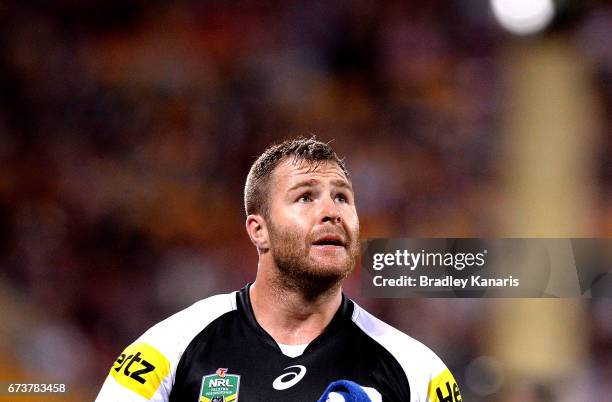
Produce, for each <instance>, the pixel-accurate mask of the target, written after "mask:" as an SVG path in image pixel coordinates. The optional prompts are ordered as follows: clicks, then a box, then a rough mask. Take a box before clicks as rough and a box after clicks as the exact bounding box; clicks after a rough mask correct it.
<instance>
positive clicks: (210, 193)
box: [0, 0, 612, 402]
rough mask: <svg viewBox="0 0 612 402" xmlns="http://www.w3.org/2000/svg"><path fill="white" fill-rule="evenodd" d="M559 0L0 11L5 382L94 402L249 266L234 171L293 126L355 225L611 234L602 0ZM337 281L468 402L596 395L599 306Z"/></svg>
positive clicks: (611, 23)
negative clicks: (519, 25)
mask: <svg viewBox="0 0 612 402" xmlns="http://www.w3.org/2000/svg"><path fill="white" fill-rule="evenodd" d="M498 3H499V2H498ZM515 3H525V2H524V1H518V0H517V2H515ZM527 3H529V2H527ZM532 3H533V4H535V3H538V4H539V3H547V2H546V1H544V2H541V1H540V2H538V1H533V2H532ZM555 4H556V6H557V8H556V11H555V15H554V18H553V20H552V21H551V22H550V24H548V26H546V27H544V25H546V24H545V23H543V24H542V26H541V27H539V28H536V29H535V30H537V29H541V30H542V32H539V33H532V34H529V35H515V34H513V33H510V32H507V31H505V30H504V29H503V28H502V27H501V26H500V24H499V23H498V22H497V21H496V19H495V18H494V13H493V12H492V8H491V6H490V4H489V2H487V1H485V0H452V1H429V2H416V1H411V0H405V1H385V2H376V3H375V2H368V1H355V2H345V1H342V2H327V1H320V0H310V1H299V0H291V1H265V2H261V1H240V2H226V1H189V0H181V1H174V2H165V1H161V0H153V1H144V0H105V1H101V0H90V1H85V2H80V1H72V0H49V1H29V2H22V1H14V0H5V1H2V2H0V166H2V170H1V173H0V228H1V230H0V314H1V324H0V381H9V380H11V381H13V380H15V381H26V382H41V381H48V382H49V381H50V382H63V383H67V384H68V385H69V387H70V388H71V390H72V391H71V393H70V394H69V395H65V396H62V397H58V398H49V397H44V398H26V397H20V399H19V400H21V401H28V400H33V401H37V400H43V399H44V400H47V401H54V400H57V401H85V400H92V399H93V398H94V396H95V394H96V392H97V390H98V388H99V386H100V385H101V383H102V381H103V379H104V377H105V376H106V373H107V371H108V369H109V368H110V366H111V364H112V362H113V361H114V359H115V357H116V355H117V354H118V353H119V352H120V351H121V350H122V348H123V347H124V346H125V345H127V344H128V343H130V342H131V341H132V340H133V339H134V338H135V337H137V336H138V335H140V334H141V333H142V332H143V331H144V330H145V329H147V328H148V327H150V326H151V325H152V324H154V323H155V322H157V321H159V320H161V319H162V318H164V317H166V316H168V315H170V314H171V313H174V312H176V311H177V310H180V309H182V308H184V307H186V306H188V305H189V304H190V303H192V302H194V301H195V300H198V299H200V298H204V297H206V296H209V295H212V294H216V293H220V292H225V291H231V290H234V289H237V288H239V287H242V286H243V285H244V284H245V283H246V282H248V281H249V280H252V279H253V277H254V275H255V267H256V253H255V250H254V249H253V247H252V246H251V244H250V243H249V241H248V238H247V236H246V234H245V231H244V223H243V222H244V214H243V210H242V187H243V183H244V179H245V176H246V173H247V170H248V167H249V165H250V164H251V163H252V162H253V160H254V157H256V156H257V155H258V154H259V153H260V152H261V151H262V150H263V149H264V148H265V146H267V145H268V144H270V143H271V142H273V141H279V140H281V139H283V138H286V137H288V136H295V135H304V134H305V135H308V134H309V133H315V134H317V136H318V138H320V139H322V140H325V141H331V140H333V145H334V147H335V148H336V150H337V151H338V152H339V154H341V155H344V156H346V158H347V163H348V166H349V169H350V170H351V172H352V175H353V180H354V183H355V188H356V191H357V202H358V210H359V213H360V217H361V222H362V236H363V237H364V238H367V237H400V236H404V237H417V236H423V237H426V236H428V237H436V236H443V237H450V236H461V237H470V236H475V237H486V236H489V237H503V236H525V237H528V236H548V237H557V236H558V237H562V236H586V237H597V236H604V237H605V236H610V235H612V163H611V162H610V160H611V157H612V113H610V111H611V107H612V46H610V44H611V43H612V5H611V4H610V2H608V1H603V0H602V1H585V2H578V1H570V0H567V1H561V0H559V1H557V2H556V3H555ZM346 292H347V293H348V294H349V296H351V297H353V298H355V299H356V300H358V301H359V302H360V303H361V304H362V305H364V306H365V307H366V308H368V309H369V310H370V311H371V312H373V313H374V314H376V315H378V316H379V317H381V318H383V319H385V320H387V321H388V322H390V323H392V324H393V325H395V326H396V327H398V328H400V329H402V330H403V331H405V332H407V333H408V334H410V335H412V336H413V337H415V338H417V339H419V340H421V341H423V342H424V343H425V344H427V345H429V346H430V347H431V348H432V349H434V350H435V351H436V352H437V353H438V354H439V355H440V356H442V357H443V359H444V360H445V361H446V362H447V364H448V365H449V366H450V367H451V369H452V370H453V371H454V373H455V374H456V376H457V378H458V380H459V383H460V384H461V388H462V392H463V400H465V401H475V402H482V401H495V402H515V401H516V402H519V401H520V402H531V401H534V402H535V401H537V402H539V401H612V300H610V299H607V300H606V299H599V300H589V299H582V300H563V301H561V300H552V301H550V300H530V301H529V300H509V299H508V300H482V299H463V300H424V299H423V300H418V299H415V300H367V299H363V298H361V297H360V290H359V280H358V273H356V275H354V276H353V277H352V278H351V279H350V280H349V281H348V283H347V286H346ZM0 400H2V398H1V397H0ZM5 400H13V399H12V398H9V399H7V398H5Z"/></svg>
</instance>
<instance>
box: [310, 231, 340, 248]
mask: <svg viewBox="0 0 612 402" xmlns="http://www.w3.org/2000/svg"><path fill="white" fill-rule="evenodd" d="M312 245H313V246H317V247H323V248H336V247H344V246H345V243H344V240H343V238H342V236H339V235H331V234H330V235H324V236H321V237H319V238H318V239H316V240H315V241H314V242H313V243H312Z"/></svg>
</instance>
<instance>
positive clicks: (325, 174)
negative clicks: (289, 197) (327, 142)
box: [272, 158, 350, 191]
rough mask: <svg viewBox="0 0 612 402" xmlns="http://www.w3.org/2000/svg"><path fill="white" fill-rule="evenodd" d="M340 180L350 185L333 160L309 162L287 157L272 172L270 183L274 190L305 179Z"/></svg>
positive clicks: (288, 186)
mask: <svg viewBox="0 0 612 402" xmlns="http://www.w3.org/2000/svg"><path fill="white" fill-rule="evenodd" d="M312 179H315V180H321V181H328V180H342V181H343V182H346V183H347V184H349V185H350V181H349V180H348V178H347V177H346V175H345V174H344V172H343V171H342V169H341V168H340V166H339V165H338V164H337V163H336V162H334V161H320V162H311V161H307V160H303V159H302V160H300V159H298V160H294V159H293V158H288V159H285V160H283V161H281V162H280V163H279V164H278V166H277V167H276V168H275V169H274V171H273V172H272V185H273V187H275V188H276V190H277V191H278V190H283V189H284V188H291V187H292V186H293V185H294V184H296V183H299V182H301V181H305V180H312Z"/></svg>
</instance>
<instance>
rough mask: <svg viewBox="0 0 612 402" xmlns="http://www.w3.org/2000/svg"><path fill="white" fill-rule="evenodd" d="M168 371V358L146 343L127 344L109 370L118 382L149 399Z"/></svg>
mask: <svg viewBox="0 0 612 402" xmlns="http://www.w3.org/2000/svg"><path fill="white" fill-rule="evenodd" d="M169 372H170V363H169V362H168V359H166V357H165V356H164V355H163V354H162V353H161V352H160V351H159V350H157V349H156V348H154V347H153V346H151V345H148V344H146V343H135V344H132V345H130V346H128V347H127V348H126V349H125V351H123V353H121V355H119V357H118V358H117V360H116V361H115V364H114V365H113V367H112V368H111V370H110V376H112V377H113V378H114V379H115V380H116V381H117V382H118V383H119V384H121V385H123V386H124V387H126V388H128V389H130V390H132V391H134V392H136V393H137V394H139V395H141V396H143V397H145V398H146V399H150V398H151V397H152V396H153V394H155V391H157V389H158V388H159V386H160V385H161V382H162V381H163V379H164V377H166V376H167V375H168V373H169Z"/></svg>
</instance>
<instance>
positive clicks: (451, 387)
mask: <svg viewBox="0 0 612 402" xmlns="http://www.w3.org/2000/svg"><path fill="white" fill-rule="evenodd" d="M427 393H428V394H429V400H430V401H431V402H461V392H460V391H459V386H458V385H457V381H455V378H454V377H453V375H452V374H451V372H450V370H449V369H446V370H444V371H443V372H441V373H440V374H438V376H437V377H436V378H434V379H433V380H431V381H430V382H429V389H428V391H427Z"/></svg>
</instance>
